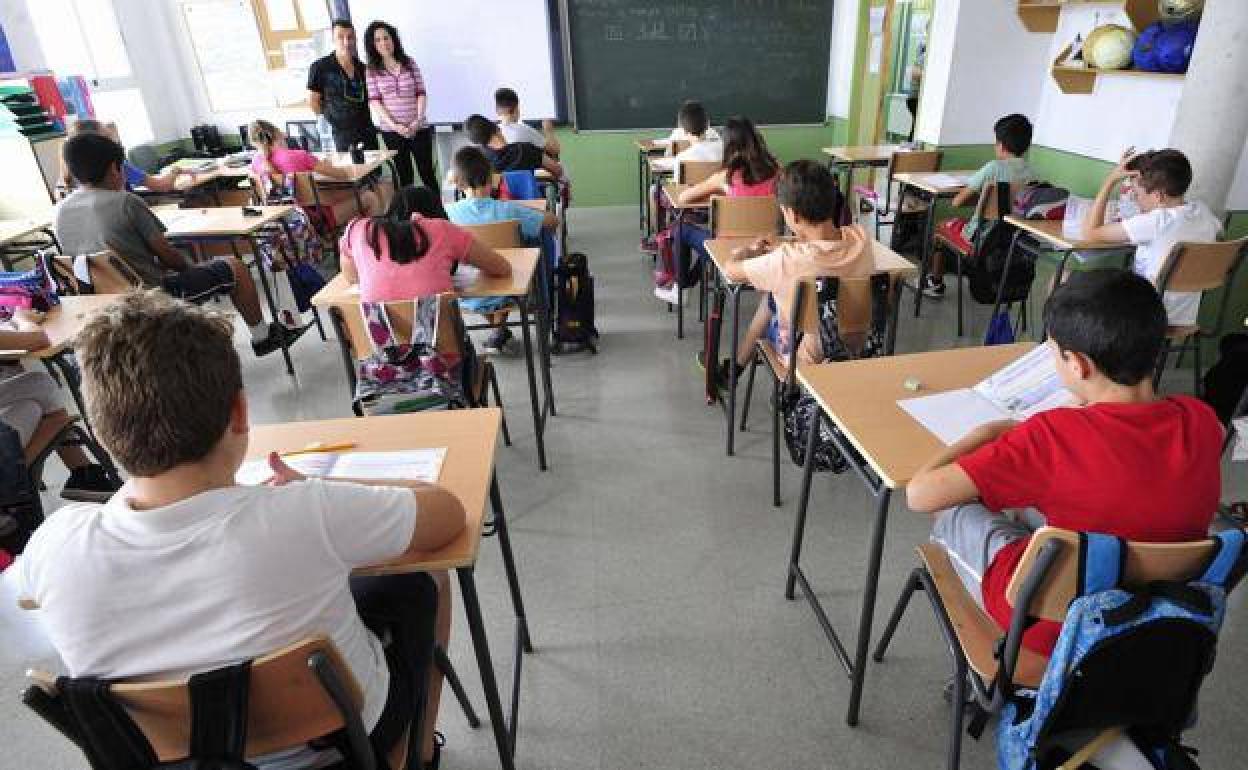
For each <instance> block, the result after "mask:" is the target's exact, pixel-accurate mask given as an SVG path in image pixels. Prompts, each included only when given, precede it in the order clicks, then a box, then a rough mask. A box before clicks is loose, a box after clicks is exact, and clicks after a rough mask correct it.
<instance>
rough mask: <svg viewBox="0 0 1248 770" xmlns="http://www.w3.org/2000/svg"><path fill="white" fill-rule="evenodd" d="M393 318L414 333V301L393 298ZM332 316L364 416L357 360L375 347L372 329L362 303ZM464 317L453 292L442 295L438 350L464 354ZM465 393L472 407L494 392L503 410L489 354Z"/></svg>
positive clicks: (480, 359)
mask: <svg viewBox="0 0 1248 770" xmlns="http://www.w3.org/2000/svg"><path fill="white" fill-rule="evenodd" d="M386 310H387V312H388V314H389V316H390V321H391V323H392V324H393V325H394V331H395V334H396V335H398V337H399V338H401V339H407V338H408V337H409V335H410V333H411V325H412V303H411V302H390V303H387V304H386ZM329 317H330V320H331V321H332V322H333V325H334V331H335V333H336V334H337V337H338V345H339V348H340V351H341V353H342V363H343V366H344V367H345V368H346V371H347V388H348V390H349V391H350V393H351V410H352V411H353V412H355V415H356V416H357V417H363V416H364V409H363V407H362V406H361V405H360V404H359V402H357V401H356V400H355V386H356V379H357V376H358V372H357V370H356V362H358V361H360V360H362V359H363V358H365V357H366V356H367V355H368V352H369V351H370V350H372V345H371V343H370V341H369V337H368V329H367V328H366V327H365V325H364V319H363V317H362V316H361V313H360V306H359V305H358V304H355V303H350V304H344V305H332V306H331V307H330V308H329ZM463 329H464V319H463V318H462V317H461V316H460V314H459V303H458V302H457V301H455V295H453V294H441V295H439V296H438V331H437V337H436V339H435V343H434V344H435V346H436V347H437V349H438V352H440V353H445V354H454V355H460V354H461V350H460V347H459V340H460V339H461V337H462V335H463ZM471 391H472V392H470V393H465V394H464V395H465V396H466V397H467V398H468V401H469V404H470V406H471V407H472V408H477V407H486V406H489V405H490V395H491V393H492V394H493V396H494V405H495V406H497V407H498V408H499V410H500V411H501V410H502V409H503V399H502V397H501V396H500V395H499V387H498V375H497V373H496V372H495V371H494V363H493V362H492V361H491V360H490V359H489V358H488V357H487V356H477V370H476V371H475V372H473V373H472V388H471ZM502 421H503V426H502V427H503V443H504V444H506V445H507V446H511V433H510V431H508V429H507V416H506V414H505V413H504V415H503V418H502Z"/></svg>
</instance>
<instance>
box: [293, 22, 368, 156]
mask: <svg viewBox="0 0 1248 770" xmlns="http://www.w3.org/2000/svg"><path fill="white" fill-rule="evenodd" d="M308 105H309V106H310V107H311V108H312V111H313V112H315V113H316V114H318V115H324V116H325V119H326V120H328V121H329V125H330V126H331V127H332V128H333V130H334V148H335V149H336V150H338V152H346V151H347V150H349V149H351V148H352V147H354V146H355V145H357V144H363V145H364V149H366V150H376V149H377V148H378V147H377V127H376V126H374V125H373V118H372V116H371V115H370V114H369V112H368V85H367V82H366V80H365V78H364V62H362V61H360V59H359V57H358V56H356V53H355V27H354V26H352V24H351V22H350V21H347V20H346V19H339V20H337V21H335V22H334V52H333V53H331V54H329V55H328V56H325V57H322V58H320V59H317V60H316V61H314V62H312V66H311V67H310V68H308Z"/></svg>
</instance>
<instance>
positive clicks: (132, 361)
mask: <svg viewBox="0 0 1248 770" xmlns="http://www.w3.org/2000/svg"><path fill="white" fill-rule="evenodd" d="M75 347H76V350H77V352H78V355H79V358H80V361H81V364H82V372H83V382H84V389H85V392H86V397H87V412H88V415H89V416H90V419H91V424H92V426H93V427H94V428H95V431H96V433H97V434H98V436H99V438H100V440H101V443H103V444H104V445H105V446H106V447H107V448H108V450H109V451H110V452H111V453H112V454H113V456H114V457H115V458H116V459H117V462H118V464H120V465H121V466H122V467H123V468H124V469H125V470H126V471H127V472H128V473H129V474H130V476H131V478H130V480H129V481H128V482H127V483H126V484H125V485H124V486H123V487H122V488H121V489H120V490H119V491H118V492H117V494H116V495H114V496H113V498H112V499H111V500H110V501H109V502H108V503H106V504H104V505H72V506H67V507H65V508H62V509H60V510H58V511H57V512H56V513H55V514H53V515H52V516H50V517H48V519H47V521H46V522H45V523H44V524H43V525H42V526H41V527H40V528H39V529H38V530H37V531H36V532H35V534H34V537H33V538H32V539H31V541H30V543H29V545H28V546H27V549H26V551H25V553H24V554H22V556H21V557H20V558H19V559H18V561H17V563H16V565H15V566H14V568H13V569H12V570H11V572H12V573H13V576H14V577H15V579H16V589H17V596H18V599H19V601H20V602H21V603H23V604H24V605H25V606H27V607H30V608H33V607H37V608H38V616H39V621H40V624H41V626H42V627H43V629H44V630H45V631H46V633H47V635H48V638H49V641H50V642H51V643H52V645H53V646H54V647H55V648H56V650H57V652H58V653H59V655H60V657H61V659H62V661H63V663H64V665H65V667H66V668H67V669H68V673H69V674H70V675H71V676H75V677H82V676H98V677H103V678H126V679H131V678H173V677H183V676H189V675H191V674H193V673H196V672H200V671H207V670H212V669H216V668H219V667H221V666H225V665H231V664H234V663H237V662H239V661H243V660H248V659H252V658H255V657H258V656H262V655H264V654H267V653H270V652H273V651H275V650H277V649H280V648H281V647H283V646H286V645H288V644H291V643H293V642H296V641H298V640H300V639H303V638H305V637H308V636H312V635H316V634H325V635H328V636H329V637H330V638H331V639H332V640H333V642H334V644H335V645H336V646H337V648H338V650H339V651H340V652H341V653H342V655H343V658H344V659H345V660H346V662H347V665H348V667H349V668H350V669H351V673H352V674H353V675H354V677H355V679H356V681H357V682H358V683H359V685H360V689H361V691H362V693H363V696H364V702H363V709H362V717H363V720H364V723H365V726H366V728H367V729H368V730H370V732H371V735H372V738H373V743H374V745H375V747H376V748H377V749H378V750H380V751H383V752H388V751H389V749H390V748H391V747H393V745H394V744H395V742H396V741H397V740H398V739H399V738H400V737H402V735H403V732H404V731H405V730H406V728H407V724H408V723H410V721H411V718H412V708H413V704H414V700H415V695H416V693H419V692H420V691H421V689H422V686H423V681H427V682H428V687H429V690H428V699H427V701H426V708H427V711H426V713H427V714H428V715H429V718H428V719H426V720H425V725H426V733H425V735H424V736H422V739H421V740H413V741H412V742H411V749H410V752H411V757H410V763H409V765H408V766H409V767H427V766H429V765H428V763H430V762H432V763H433V764H434V765H435V766H436V757H435V751H434V748H433V731H432V725H433V722H434V718H435V717H436V714H437V708H438V696H439V694H440V690H441V679H440V677H438V676H437V674H436V669H435V668H434V667H433V666H432V661H431V660H430V655H429V652H430V651H431V649H432V647H431V643H432V639H431V637H433V636H435V629H434V628H433V626H435V615H436V627H437V628H436V636H437V637H439V638H440V640H441V642H442V644H443V645H445V643H446V637H447V635H448V634H449V629H450V614H449V613H450V604H451V602H450V596H449V593H448V592H449V582H448V581H447V580H446V575H445V573H442V574H441V575H440V576H437V578H435V580H436V582H437V584H438V586H437V588H435V586H434V583H435V581H431V580H430V579H429V576H427V575H424V574H414V575H402V576H387V577H370V578H353V577H351V571H352V570H353V569H354V568H356V567H362V566H366V565H371V564H378V563H381V562H386V561H390V560H393V559H397V558H399V557H401V556H403V555H404V554H406V553H415V552H428V551H432V550H436V549H438V548H440V547H441V546H443V545H445V544H446V543H448V542H450V541H451V540H452V539H453V538H455V537H456V536H457V535H458V534H459V533H460V532H461V531H462V530H463V528H464V509H463V507H462V505H461V504H460V502H459V501H458V500H457V499H456V498H455V497H454V496H453V495H451V494H450V493H449V492H447V491H446V490H444V489H442V488H441V487H438V486H436V485H430V484H424V483H421V482H416V481H405V480H395V481H387V482H384V483H382V482H351V481H349V480H345V479H344V480H333V481H331V480H321V479H305V478H304V477H303V476H301V475H300V474H299V473H297V472H295V471H293V470H292V469H291V468H290V467H288V466H287V465H286V464H285V463H284V462H283V461H282V460H281V459H280V458H279V457H278V456H277V455H276V454H274V455H271V456H270V458H269V464H270V466H271V468H272V471H273V478H272V479H271V480H270V481H269V482H268V484H267V485H264V486H238V485H236V484H235V481H234V479H235V474H236V473H237V471H238V469H239V466H240V465H241V463H242V461H243V457H244V455H245V454H246V451H247V440H248V419H247V414H248V411H247V397H246V395H245V393H244V390H243V383H242V375H241V373H240V369H239V359H238V354H237V353H236V352H235V350H234V346H233V343H232V340H231V326H230V323H229V321H228V320H227V319H225V318H224V317H222V316H219V315H216V314H214V313H212V312H209V311H205V310H201V309H199V308H196V307H194V306H192V305H189V304H186V303H184V302H179V301H176V300H172V299H170V298H168V297H167V296H164V295H161V294H160V293H158V292H148V293H142V294H140V293H133V294H129V295H126V296H125V297H123V298H121V299H120V300H119V301H118V302H117V303H115V304H114V305H112V306H111V308H109V309H108V310H105V311H103V312H101V313H100V314H99V315H98V316H96V317H95V318H93V319H92V320H91V321H90V322H89V323H88V324H87V326H86V328H85V329H84V330H83V332H82V334H81V335H80V337H79V341H78V343H77V344H76V346H75ZM435 604H436V608H435ZM382 636H385V637H388V638H389V639H390V640H391V641H390V642H389V644H388V645H387V646H385V647H383V645H382V642H381V641H380V638H381V637H382ZM304 754H308V755H311V756H309V757H308V759H309V760H311V761H314V762H315V761H317V760H318V757H316V756H315V755H314V754H313V752H312V750H311V749H309V748H307V747H296V748H294V749H292V750H291V751H283V752H279V754H275V755H268V756H266V757H263V758H257V761H256V764H257V765H258V766H260V767H273V766H275V765H276V766H283V767H286V766H291V763H292V762H295V761H303V757H302V755H304ZM292 755H293V756H292ZM299 766H308V765H302V764H300V765H299ZM313 766H320V765H319V764H315V765H313Z"/></svg>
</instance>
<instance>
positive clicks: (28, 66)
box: [0, 0, 45, 71]
mask: <svg viewBox="0 0 1248 770" xmlns="http://www.w3.org/2000/svg"><path fill="white" fill-rule="evenodd" d="M0 26H3V27H4V36H5V37H6V38H7V39H8V41H9V50H11V51H12V52H13V65H14V66H15V67H17V69H18V70H19V71H23V70H38V69H43V68H44V66H45V64H44V58H43V50H42V49H41V48H40V47H39V41H38V39H37V38H36V37H35V25H34V24H33V23H32V22H31V20H30V14H29V13H27V11H26V0H4V1H3V2H0Z"/></svg>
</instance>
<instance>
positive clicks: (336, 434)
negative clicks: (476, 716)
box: [247, 409, 533, 770]
mask: <svg viewBox="0 0 1248 770" xmlns="http://www.w3.org/2000/svg"><path fill="white" fill-rule="evenodd" d="M501 415H502V413H501V412H500V411H499V410H498V409H461V410H455V411H449V412H444V411H434V412H422V413H420V414H407V415H393V416H386V417H365V418H346V419H338V420H319V421H313V422H293V423H284V424H279V425H253V426H252V427H251V434H250V437H249V441H248V447H247V458H248V459H250V460H257V459H262V458H264V457H265V456H266V455H267V454H268V453H269V452H281V451H290V450H291V449H292V448H298V447H302V446H307V445H308V444H310V443H312V442H315V441H324V442H328V443H338V442H354V443H355V444H356V449H357V450H359V451H387V450H403V449H422V448H432V447H446V449H447V453H446V459H445V461H444V462H443V464H442V472H441V475H440V476H439V479H438V483H439V484H441V485H442V486H443V487H445V488H446V489H447V490H449V491H450V492H452V493H454V494H455V496H456V497H457V498H459V501H460V502H461V503H462V504H463V506H464V512H465V514H466V516H465V523H466V526H465V528H464V531H463V532H462V533H461V534H460V536H459V537H458V538H456V539H455V540H454V541H453V542H452V543H450V544H449V545H447V546H446V547H444V548H442V549H440V550H438V551H436V552H433V553H428V554H423V555H421V556H420V557H416V558H410V559H400V560H397V561H394V562H389V563H386V564H379V565H377V566H376V567H370V568H366V569H363V570H360V573H362V574H371V575H388V574H397V573H404V572H425V571H430V570H454V571H455V574H456V576H457V577H458V579H459V587H460V592H461V594H462V596H463V600H464V611H465V614H466V615H467V618H468V631H469V634H470V635H471V637H472V646H473V650H474V652H475V653H476V658H477V665H478V667H479V668H480V672H481V684H482V688H483V689H484V690H485V700H486V705H487V708H488V710H489V714H490V722H491V723H492V725H493V728H494V742H495V744H496V745H497V747H498V756H499V761H500V762H501V764H502V767H503V768H505V769H506V770H510V769H511V768H513V767H514V766H515V747H516V726H517V721H516V717H517V716H518V710H519V705H520V701H519V694H520V673H521V664H522V662H523V660H524V653H529V652H532V651H533V647H532V643H531V641H530V638H529V627H528V621H527V619H526V616H525V611H524V602H523V600H522V599H521V596H520V585H519V580H518V578H517V576H516V566H515V558H514V556H513V554H512V550H511V540H510V536H509V534H508V531H507V519H506V516H505V514H504V512H503V506H502V495H501V493H500V491H499V487H498V479H497V477H496V476H495V474H494V450H495V446H496V444H497V443H498V429H499V425H500V423H501V420H502V416H501ZM487 494H488V495H489V498H490V501H491V503H492V507H493V512H494V515H493V519H492V521H491V522H490V524H489V526H488V527H487V524H486V522H485V501H486V495H487ZM494 534H497V535H498V544H499V548H500V550H501V551H502V556H503V565H504V567H505V569H506V573H507V584H508V589H509V590H510V593H511V600H512V607H513V609H514V611H515V618H516V641H515V654H514V657H515V671H514V672H513V678H512V692H511V707H510V719H509V720H504V718H503V706H502V701H501V698H500V696H499V691H498V682H497V680H496V679H495V674H494V663H493V660H492V658H491V656H490V647H489V640H488V639H487V638H486V633H485V624H484V622H483V620H482V615H481V603H480V600H479V599H478V596H477V587H476V580H475V577H474V570H475V568H476V564H477V559H478V557H479V555H480V550H481V538H482V536H483V535H484V536H486V537H488V536H491V535H494Z"/></svg>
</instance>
